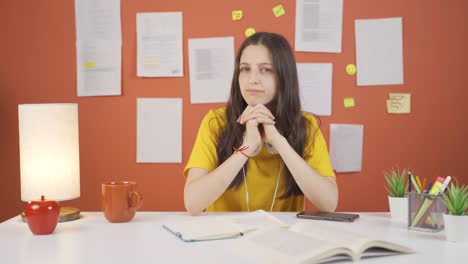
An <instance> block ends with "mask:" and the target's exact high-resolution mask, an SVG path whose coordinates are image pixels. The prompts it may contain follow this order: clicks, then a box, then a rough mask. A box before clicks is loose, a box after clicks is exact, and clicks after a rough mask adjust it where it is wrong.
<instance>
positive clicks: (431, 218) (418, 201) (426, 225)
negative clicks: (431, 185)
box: [408, 191, 447, 232]
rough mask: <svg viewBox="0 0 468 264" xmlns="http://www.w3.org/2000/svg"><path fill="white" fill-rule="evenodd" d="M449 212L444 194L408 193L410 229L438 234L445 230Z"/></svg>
mask: <svg viewBox="0 0 468 264" xmlns="http://www.w3.org/2000/svg"><path fill="white" fill-rule="evenodd" d="M446 211H447V207H446V206H445V203H444V200H443V196H442V194H439V195H431V194H427V193H418V192H414V191H413V192H409V193H408V229H410V230H418V231H426V232H438V231H441V230H443V229H444V219H443V214H444V213H445V212H446Z"/></svg>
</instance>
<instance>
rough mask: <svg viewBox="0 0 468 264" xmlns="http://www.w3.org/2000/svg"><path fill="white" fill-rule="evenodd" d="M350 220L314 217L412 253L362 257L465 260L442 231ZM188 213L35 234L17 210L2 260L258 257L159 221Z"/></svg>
mask: <svg viewBox="0 0 468 264" xmlns="http://www.w3.org/2000/svg"><path fill="white" fill-rule="evenodd" d="M274 215H275V216H276V217H278V218H280V219H281V220H283V221H284V222H286V223H290V224H293V223H295V222H296V221H314V220H303V219H301V220H299V219H296V218H295V214H294V213H274ZM360 215H361V218H360V219H359V220H358V221H356V222H354V223H339V222H324V221H314V223H317V224H318V225H323V226H324V228H325V227H327V226H336V227H339V228H345V229H348V230H350V231H353V232H356V233H361V234H363V235H365V236H367V237H371V238H379V239H385V240H390V241H393V242H396V243H400V244H403V245H407V246H409V247H411V248H413V249H414V250H416V251H417V253H416V254H410V255H398V256H391V257H381V258H373V259H365V260H362V261H361V262H364V263H392V264H393V263H424V264H428V263H434V264H440V263H468V262H467V260H468V245H467V244H459V243H452V242H448V241H446V240H445V236H444V232H443V231H442V232H440V233H425V232H420V231H408V230H407V229H406V226H405V224H404V223H395V222H392V221H391V220H390V217H389V215H388V214H387V213H360ZM180 218H190V216H188V215H187V213H183V212H137V215H136V217H135V218H134V219H133V220H132V221H131V222H128V223H121V224H111V223H108V222H107V221H106V220H105V218H104V216H103V214H102V212H83V213H82V218H81V219H79V220H75V221H72V222H65V223H59V224H58V225H57V228H56V229H55V231H54V233H53V234H51V235H45V236H35V235H33V234H32V233H31V231H30V230H29V228H28V226H27V224H26V223H25V222H22V221H21V218H20V217H19V216H17V217H14V218H12V219H10V220H8V221H5V222H3V223H1V224H0V257H1V261H0V262H1V263H2V264H10V263H15V264H20V263H28V264H30V263H44V264H45V263H47V264H73V263H80V264H90V263H111V264H120V263H122V264H124V263H125V264H130V263H135V264H138V263H203V264H207V263H216V264H218V263H236V264H240V263H259V262H258V260H255V259H249V257H248V256H242V254H241V252H234V250H231V248H230V247H229V243H232V242H231V241H232V240H219V241H210V242H197V243H184V242H182V241H181V240H179V239H178V238H177V237H175V236H174V235H172V234H170V233H169V232H168V231H166V230H164V229H163V228H162V227H161V224H163V223H168V222H171V219H180Z"/></svg>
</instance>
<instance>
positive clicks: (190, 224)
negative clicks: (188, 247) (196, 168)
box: [163, 210, 287, 242]
mask: <svg viewBox="0 0 468 264" xmlns="http://www.w3.org/2000/svg"><path fill="white" fill-rule="evenodd" d="M286 226H287V225H286V224H284V223H283V222H281V221H280V220H279V219H278V218H276V217H274V216H273V215H271V214H269V213H267V212H265V211H263V210H259V211H255V212H251V213H247V214H240V215H235V216H233V215H220V216H197V217H191V219H189V220H187V219H185V220H182V221H176V222H173V223H166V224H164V225H163V227H164V228H165V229H166V230H168V231H169V232H170V233H172V234H174V235H176V236H177V237H179V238H180V239H182V240H183V241H185V242H195V241H206V240H217V239H228V238H237V237H240V236H243V235H244V234H246V233H248V232H251V231H254V230H257V229H260V228H269V227H286Z"/></svg>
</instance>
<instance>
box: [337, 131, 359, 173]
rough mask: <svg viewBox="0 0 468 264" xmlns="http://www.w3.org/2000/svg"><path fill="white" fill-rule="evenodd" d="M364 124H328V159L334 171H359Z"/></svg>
mask: <svg viewBox="0 0 468 264" xmlns="http://www.w3.org/2000/svg"><path fill="white" fill-rule="evenodd" d="M363 138H364V125H350V124H331V125H330V160H331V162H332V165H333V169H334V170H335V171H336V172H353V171H361V168H362V148H363Z"/></svg>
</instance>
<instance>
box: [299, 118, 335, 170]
mask: <svg viewBox="0 0 468 264" xmlns="http://www.w3.org/2000/svg"><path fill="white" fill-rule="evenodd" d="M305 117H306V118H307V119H308V120H309V122H310V126H311V134H310V136H309V137H308V140H307V142H306V146H305V147H304V154H305V155H304V159H305V161H306V162H307V164H309V166H311V167H312V168H313V169H314V170H316V171H317V172H318V173H319V174H320V175H322V176H332V177H335V172H334V171H333V167H332V164H331V161H330V155H329V154H328V148H327V142H326V141H325V138H324V137H323V134H322V132H321V131H320V128H319V126H318V124H317V121H316V120H315V118H314V117H313V116H312V115H310V114H305ZM312 138H313V139H314V140H312Z"/></svg>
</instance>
